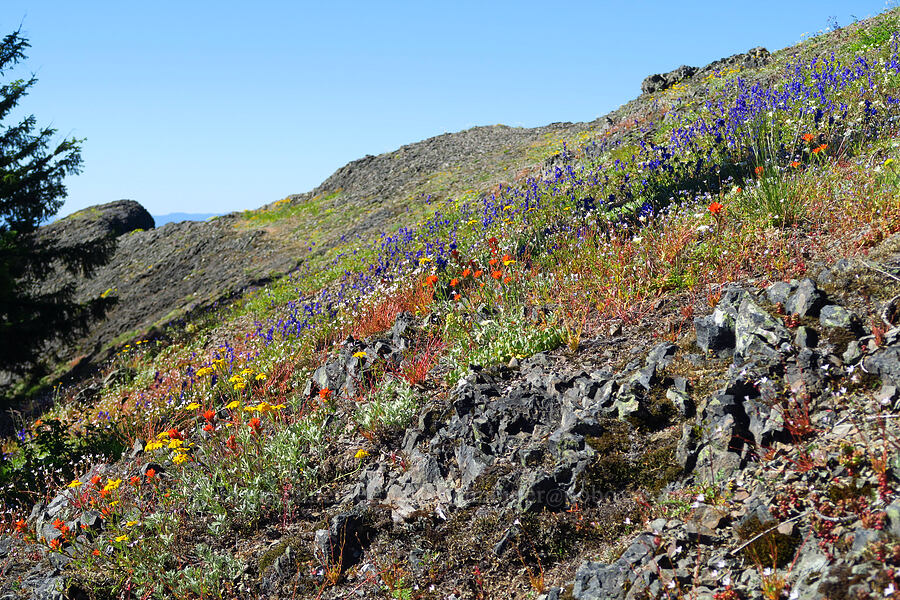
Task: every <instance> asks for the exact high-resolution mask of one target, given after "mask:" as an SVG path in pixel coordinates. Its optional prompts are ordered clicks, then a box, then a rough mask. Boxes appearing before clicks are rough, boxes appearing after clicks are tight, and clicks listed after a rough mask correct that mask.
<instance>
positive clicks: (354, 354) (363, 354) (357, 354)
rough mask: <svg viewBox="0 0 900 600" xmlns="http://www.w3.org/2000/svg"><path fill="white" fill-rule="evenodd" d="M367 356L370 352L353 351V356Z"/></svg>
mask: <svg viewBox="0 0 900 600" xmlns="http://www.w3.org/2000/svg"><path fill="white" fill-rule="evenodd" d="M366 356H368V354H366V353H365V352H364V351H363V350H360V351H359V352H354V353H353V358H365V357H366ZM325 389H326V390H327V389H328V388H325ZM329 391H330V390H329Z"/></svg>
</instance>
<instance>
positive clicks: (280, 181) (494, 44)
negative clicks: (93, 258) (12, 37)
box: [0, 0, 885, 215]
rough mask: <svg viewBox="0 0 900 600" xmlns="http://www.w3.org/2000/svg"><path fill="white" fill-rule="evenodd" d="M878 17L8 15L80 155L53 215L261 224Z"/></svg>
mask: <svg viewBox="0 0 900 600" xmlns="http://www.w3.org/2000/svg"><path fill="white" fill-rule="evenodd" d="M884 9H885V3H884V0H878V1H874V0H873V1H864V0H860V1H856V2H847V1H846V0H845V1H829V0H822V1H817V2H812V1H798V0H791V1H789V2H785V1H783V0H781V1H778V2H772V1H768V0H759V1H756V2H752V3H751V2H724V3H723V2H706V1H702V2H701V1H695V2H689V3H682V2H670V1H652V2H651V1H641V0H633V1H631V2H622V1H616V2H577V1H575V2H572V1H570V2H567V3H565V4H561V5H555V4H553V3H549V2H546V1H542V2H489V1H488V2H485V1H481V2H465V1H462V2H453V3H436V2H423V1H419V2H371V1H369V2H330V3H328V2H300V1H293V2H292V1H286V0H285V1H268V0H258V1H257V2H254V3H252V7H251V3H249V2H245V1H241V2H234V1H230V0H217V1H214V2H213V1H206V0H189V1H185V0H181V1H179V2H172V1H169V0H157V1H156V2H141V3H137V2H121V1H118V2H108V1H99V0H84V1H81V2H72V1H71V0H66V1H57V0H42V1H39V2H35V1H34V0H2V7H0V15H2V25H3V31H2V33H3V34H6V33H8V32H10V31H12V30H14V29H15V28H16V27H18V26H19V25H20V24H21V27H22V31H23V33H24V34H25V36H26V37H27V38H28V39H29V41H30V42H31V45H32V47H31V48H30V49H29V51H28V55H29V58H28V60H27V62H26V63H25V65H24V67H25V69H26V71H28V72H33V73H35V74H36V75H37V77H38V79H39V81H38V83H37V84H36V85H35V86H34V88H32V91H31V93H30V95H29V96H28V97H26V98H25V100H24V101H23V103H22V108H23V109H24V112H25V113H29V114H34V115H35V116H36V117H37V119H38V123H39V124H52V125H53V126H54V127H56V128H57V129H58V130H59V132H60V134H61V135H66V136H76V137H79V138H86V140H85V142H84V145H83V157H84V161H85V165H84V170H83V173H82V174H81V175H78V176H76V177H71V178H69V179H68V180H67V185H68V190H69V196H68V199H67V200H66V203H65V205H64V207H63V209H62V211H60V215H64V214H68V213H71V212H73V211H75V210H78V209H80V208H84V207H85V206H89V205H91V204H99V203H102V202H109V201H112V200H116V199H119V198H131V199H134V200H137V201H138V202H140V203H142V204H143V205H144V206H146V207H147V208H148V210H150V212H151V213H153V214H164V213H169V212H179V211H180V212H198V213H201V212H202V213H205V212H229V211H232V210H241V209H247V208H255V207H258V206H260V205H262V204H265V203H268V202H272V201H274V200H278V199H279V198H283V197H284V196H286V195H288V194H292V193H298V192H304V191H308V190H309V189H311V188H313V187H315V186H316V185H317V184H319V183H320V182H321V181H322V180H324V179H325V178H326V177H327V176H328V175H330V174H331V173H332V172H333V171H334V170H335V169H337V168H338V167H340V166H341V165H343V164H345V163H346V162H348V161H350V160H353V159H356V158H359V157H362V156H364V155H366V154H378V153H381V152H386V151H390V150H393V149H395V148H397V147H399V146H401V145H403V144H407V143H410V142H414V141H418V140H421V139H424V138H427V137H431V136H433V135H439V134H441V133H444V132H449V131H458V130H461V129H465V128H468V127H472V126H474V125H492V124H496V123H503V124H506V125H512V126H524V127H533V126H538V125H543V124H546V123H550V122H554V121H589V120H592V119H595V118H596V117H598V116H600V115H603V114H605V113H607V112H609V111H610V110H613V109H615V108H616V107H618V106H620V105H621V104H623V103H625V102H627V101H628V100H630V99H632V98H633V97H635V96H636V95H638V94H639V93H640V83H641V80H642V79H643V78H644V77H645V76H647V75H649V74H650V73H656V72H660V71H667V70H670V69H673V68H675V67H677V66H679V65H681V64H691V65H698V66H700V65H703V64H706V63H708V62H710V61H713V60H715V59H718V58H721V57H723V56H727V55H730V54H734V53H737V52H743V51H745V50H747V49H749V48H751V47H754V46H760V45H761V46H765V47H767V48H769V49H770V50H775V49H778V48H783V47H785V46H788V45H791V44H793V43H795V42H797V41H799V40H800V39H801V38H803V37H808V36H809V35H814V34H815V33H816V32H818V31H821V30H823V29H825V28H827V27H828V25H829V18H830V17H835V18H836V19H837V22H838V23H839V24H840V25H846V24H848V23H850V22H852V21H853V19H854V17H856V18H860V19H861V18H864V17H867V16H871V15H874V14H877V13H878V12H881V11H882V10H884Z"/></svg>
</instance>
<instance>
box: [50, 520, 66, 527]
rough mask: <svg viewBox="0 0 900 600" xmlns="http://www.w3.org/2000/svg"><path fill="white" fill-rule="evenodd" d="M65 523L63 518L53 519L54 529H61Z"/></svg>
mask: <svg viewBox="0 0 900 600" xmlns="http://www.w3.org/2000/svg"><path fill="white" fill-rule="evenodd" d="M63 525H65V521H63V520H62V519H60V518H56V519H53V529H60V528H61V527H62V526H63Z"/></svg>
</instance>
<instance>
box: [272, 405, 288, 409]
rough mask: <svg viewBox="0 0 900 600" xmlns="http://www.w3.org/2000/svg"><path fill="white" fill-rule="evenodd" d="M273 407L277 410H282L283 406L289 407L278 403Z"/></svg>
mask: <svg viewBox="0 0 900 600" xmlns="http://www.w3.org/2000/svg"><path fill="white" fill-rule="evenodd" d="M272 408H274V409H275V410H281V409H282V408H287V407H286V406H285V405H284V404H276V405H275V406H273V407H272Z"/></svg>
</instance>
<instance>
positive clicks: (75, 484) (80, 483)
mask: <svg viewBox="0 0 900 600" xmlns="http://www.w3.org/2000/svg"><path fill="white" fill-rule="evenodd" d="M82 485H84V484H83V483H82V482H80V481H78V480H77V479H73V480H72V483H70V484H69V485H67V486H66V487H70V488H77V487H81V486H82Z"/></svg>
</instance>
